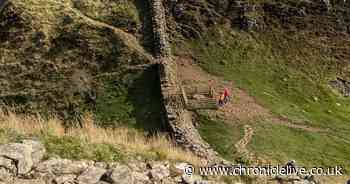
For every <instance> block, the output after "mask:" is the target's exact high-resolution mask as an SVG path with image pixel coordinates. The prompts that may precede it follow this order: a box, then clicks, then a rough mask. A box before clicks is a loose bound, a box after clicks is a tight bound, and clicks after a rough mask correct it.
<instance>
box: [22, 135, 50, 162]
mask: <svg viewBox="0 0 350 184" xmlns="http://www.w3.org/2000/svg"><path fill="white" fill-rule="evenodd" d="M23 144H25V145H29V146H31V147H32V161H33V164H34V165H36V164H38V163H39V162H40V161H41V160H42V159H43V158H44V156H45V153H46V149H45V147H44V145H43V144H42V143H41V142H38V141H33V140H24V141H23Z"/></svg>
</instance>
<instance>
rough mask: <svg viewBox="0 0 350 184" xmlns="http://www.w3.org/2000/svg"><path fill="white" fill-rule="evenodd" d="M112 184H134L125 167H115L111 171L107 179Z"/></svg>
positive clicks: (128, 170)
mask: <svg viewBox="0 0 350 184" xmlns="http://www.w3.org/2000/svg"><path fill="white" fill-rule="evenodd" d="M109 179H110V182H111V183H112V184H129V183H134V177H133V175H132V173H131V170H130V169H129V167H127V166H123V165H120V166H117V167H115V168H114V169H113V170H112V173H111V175H110V177H109Z"/></svg>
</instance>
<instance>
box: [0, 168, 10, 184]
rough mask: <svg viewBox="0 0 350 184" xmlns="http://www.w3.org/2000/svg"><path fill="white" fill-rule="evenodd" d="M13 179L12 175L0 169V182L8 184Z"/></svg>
mask: <svg viewBox="0 0 350 184" xmlns="http://www.w3.org/2000/svg"><path fill="white" fill-rule="evenodd" d="M12 179H13V175H12V174H11V173H10V172H9V171H8V170H7V169H5V168H0V181H3V182H9V181H11V180H12Z"/></svg>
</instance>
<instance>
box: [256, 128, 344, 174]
mask: <svg viewBox="0 0 350 184" xmlns="http://www.w3.org/2000/svg"><path fill="white" fill-rule="evenodd" d="M254 129H255V135H254V136H253V139H252V142H251V144H250V146H249V149H251V150H254V152H255V153H257V154H258V156H262V157H265V158H270V159H273V160H275V161H277V162H278V163H285V162H287V161H288V160H291V159H293V160H296V161H297V162H298V164H300V165H303V166H307V167H315V166H326V167H333V166H336V165H338V166H342V167H345V168H346V169H347V171H349V169H350V168H349V165H350V161H349V155H350V150H349V149H348V147H349V144H350V142H349V141H348V140H345V139H340V138H339V137H338V136H337V135H336V133H315V132H307V131H304V130H298V129H292V128H288V127H285V126H280V125H273V124H269V123H267V122H261V123H259V124H256V126H255V127H254Z"/></svg>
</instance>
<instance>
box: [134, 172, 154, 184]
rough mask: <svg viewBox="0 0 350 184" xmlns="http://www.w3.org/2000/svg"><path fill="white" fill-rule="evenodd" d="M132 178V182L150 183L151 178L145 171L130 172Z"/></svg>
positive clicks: (139, 183) (135, 183)
mask: <svg viewBox="0 0 350 184" xmlns="http://www.w3.org/2000/svg"><path fill="white" fill-rule="evenodd" d="M132 175H133V178H134V184H151V183H152V182H151V180H150V179H149V177H148V176H147V173H139V172H132Z"/></svg>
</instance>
